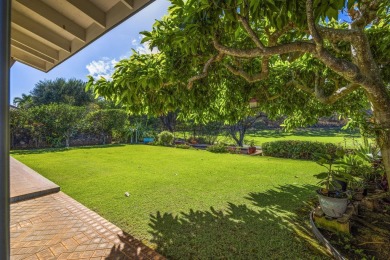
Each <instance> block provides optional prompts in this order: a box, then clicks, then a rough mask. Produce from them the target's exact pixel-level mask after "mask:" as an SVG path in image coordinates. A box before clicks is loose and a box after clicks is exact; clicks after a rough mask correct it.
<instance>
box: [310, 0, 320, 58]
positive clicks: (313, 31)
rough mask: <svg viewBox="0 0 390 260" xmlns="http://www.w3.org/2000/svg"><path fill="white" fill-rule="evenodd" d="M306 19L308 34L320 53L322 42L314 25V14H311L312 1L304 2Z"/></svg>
mask: <svg viewBox="0 0 390 260" xmlns="http://www.w3.org/2000/svg"><path fill="white" fill-rule="evenodd" d="M306 17H307V26H308V28H309V32H310V34H311V36H312V37H313V40H314V42H315V43H316V46H317V51H320V50H321V49H322V48H323V41H322V37H321V35H320V34H319V33H318V31H317V28H316V24H315V19H314V12H313V0H307V1H306Z"/></svg>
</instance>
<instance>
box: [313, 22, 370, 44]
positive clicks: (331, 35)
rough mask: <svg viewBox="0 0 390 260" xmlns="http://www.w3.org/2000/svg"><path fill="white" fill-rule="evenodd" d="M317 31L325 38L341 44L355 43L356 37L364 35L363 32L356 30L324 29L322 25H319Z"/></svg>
mask: <svg viewBox="0 0 390 260" xmlns="http://www.w3.org/2000/svg"><path fill="white" fill-rule="evenodd" d="M317 29H318V32H319V33H320V35H321V36H322V37H323V38H325V39H327V40H329V41H331V42H340V41H345V42H353V41H354V40H355V38H356V36H361V35H362V32H361V31H360V30H356V29H336V28H329V27H324V26H321V25H318V26H317Z"/></svg>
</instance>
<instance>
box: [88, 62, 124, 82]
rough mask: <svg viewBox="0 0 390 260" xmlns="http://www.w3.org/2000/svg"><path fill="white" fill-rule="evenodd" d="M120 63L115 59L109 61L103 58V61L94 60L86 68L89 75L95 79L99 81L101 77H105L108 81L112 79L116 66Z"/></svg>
mask: <svg viewBox="0 0 390 260" xmlns="http://www.w3.org/2000/svg"><path fill="white" fill-rule="evenodd" d="M117 63H118V61H117V60H116V59H115V58H114V59H109V58H107V57H103V58H102V59H101V60H97V61H96V60H94V61H92V62H91V63H89V64H88V65H87V66H86V68H87V70H88V72H89V75H91V76H92V77H94V78H95V79H99V78H100V77H104V78H106V79H108V80H110V79H111V75H112V73H113V72H114V67H115V64H117Z"/></svg>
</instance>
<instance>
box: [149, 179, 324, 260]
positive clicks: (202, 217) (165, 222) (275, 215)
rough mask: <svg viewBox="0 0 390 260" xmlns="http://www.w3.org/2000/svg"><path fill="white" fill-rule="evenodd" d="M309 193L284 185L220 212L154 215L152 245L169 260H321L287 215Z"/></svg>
mask: <svg viewBox="0 0 390 260" xmlns="http://www.w3.org/2000/svg"><path fill="white" fill-rule="evenodd" d="M310 192H313V186H310V185H308V186H303V187H302V186H301V187H296V186H292V185H286V186H282V187H280V188H279V189H277V190H269V191H266V192H262V193H250V194H249V195H248V197H247V199H248V200H249V201H251V202H252V203H248V204H241V205H236V204H234V203H230V202H229V203H228V207H227V209H225V210H223V211H222V210H216V209H215V208H213V207H211V208H210V210H205V211H202V210H192V209H191V210H190V211H189V212H181V214H180V215H173V214H171V213H161V212H157V213H156V214H155V215H151V217H150V218H151V219H150V221H151V223H150V224H149V225H150V227H151V229H152V230H151V231H149V232H150V234H151V235H152V240H151V242H152V243H155V244H156V245H157V251H158V252H159V253H161V254H162V255H164V256H166V257H168V258H170V259H194V258H195V259H210V258H223V259H287V258H293V259H309V258H325V253H324V251H323V249H322V248H320V247H319V246H318V244H317V243H316V241H315V239H313V238H312V236H311V231H310V229H309V227H308V225H305V224H303V223H304V221H303V219H302V218H301V217H300V216H298V215H297V214H295V213H293V212H292V211H293V210H292V209H293V208H296V207H297V205H299V204H300V203H301V201H302V200H303V199H306V198H307V194H308V193H310ZM304 218H306V219H307V218H308V215H305V217H304ZM309 247H312V249H316V250H317V251H313V250H311V249H310V248H309Z"/></svg>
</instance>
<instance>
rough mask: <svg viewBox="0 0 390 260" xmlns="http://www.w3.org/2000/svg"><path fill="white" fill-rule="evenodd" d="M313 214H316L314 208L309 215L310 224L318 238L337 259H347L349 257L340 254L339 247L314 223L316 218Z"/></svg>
mask: <svg viewBox="0 0 390 260" xmlns="http://www.w3.org/2000/svg"><path fill="white" fill-rule="evenodd" d="M313 214H314V210H313V211H312V212H310V215H309V216H310V225H311V229H312V230H313V233H314V235H315V236H316V238H317V240H318V241H319V242H320V243H321V244H323V245H324V246H325V247H326V249H327V250H328V252H329V253H330V254H331V255H332V256H333V257H334V258H335V259H337V260H347V258H345V257H344V256H343V255H342V254H340V252H339V251H337V249H336V248H334V247H333V246H332V244H331V243H330V242H329V241H328V240H327V239H326V238H325V237H324V236H323V235H322V234H321V232H320V231H319V230H318V228H317V227H316V225H315V223H314V220H313Z"/></svg>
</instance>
